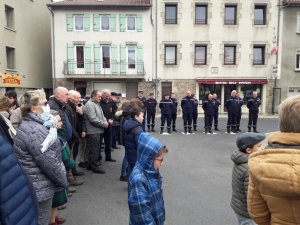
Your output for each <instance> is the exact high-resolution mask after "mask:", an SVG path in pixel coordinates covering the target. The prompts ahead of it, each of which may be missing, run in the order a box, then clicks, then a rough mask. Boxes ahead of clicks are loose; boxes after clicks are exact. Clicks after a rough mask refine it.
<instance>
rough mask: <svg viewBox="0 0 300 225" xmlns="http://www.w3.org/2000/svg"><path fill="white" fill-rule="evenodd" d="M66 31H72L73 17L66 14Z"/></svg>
mask: <svg viewBox="0 0 300 225" xmlns="http://www.w3.org/2000/svg"><path fill="white" fill-rule="evenodd" d="M67 31H69V32H70V31H73V15H72V14H67Z"/></svg>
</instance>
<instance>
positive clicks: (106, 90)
mask: <svg viewBox="0 0 300 225" xmlns="http://www.w3.org/2000/svg"><path fill="white" fill-rule="evenodd" d="M105 93H110V90H109V89H104V90H103V91H102V94H103V95H104V94H105Z"/></svg>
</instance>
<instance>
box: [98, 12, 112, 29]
mask: <svg viewBox="0 0 300 225" xmlns="http://www.w3.org/2000/svg"><path fill="white" fill-rule="evenodd" d="M102 17H108V30H103V29H102ZM100 30H101V31H110V15H100Z"/></svg>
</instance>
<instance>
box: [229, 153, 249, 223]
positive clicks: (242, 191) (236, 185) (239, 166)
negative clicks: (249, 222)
mask: <svg viewBox="0 0 300 225" xmlns="http://www.w3.org/2000/svg"><path fill="white" fill-rule="evenodd" d="M248 158H249V154H247V153H244V152H241V151H240V150H237V151H235V152H234V153H233V154H232V155H231V160H232V161H233V162H234V165H233V170H232V181H231V186H232V197H231V207H232V209H233V210H234V211H235V212H236V213H237V214H239V215H241V216H243V217H247V218H251V217H250V215H249V213H248V209H247V192H248V185H249V173H248Z"/></svg>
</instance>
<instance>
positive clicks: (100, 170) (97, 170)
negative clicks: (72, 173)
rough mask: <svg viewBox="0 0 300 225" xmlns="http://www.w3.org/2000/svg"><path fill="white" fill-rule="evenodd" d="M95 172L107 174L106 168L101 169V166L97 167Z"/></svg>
mask: <svg viewBox="0 0 300 225" xmlns="http://www.w3.org/2000/svg"><path fill="white" fill-rule="evenodd" d="M93 172H94V173H99V174H105V173H106V172H105V170H103V169H101V168H97V169H94V170H93Z"/></svg>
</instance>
